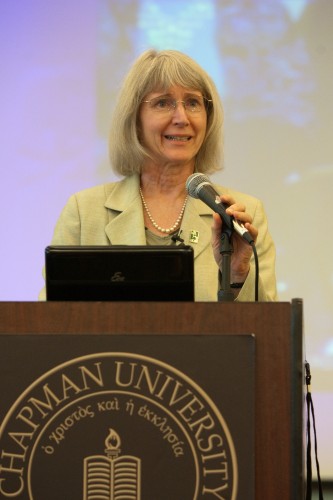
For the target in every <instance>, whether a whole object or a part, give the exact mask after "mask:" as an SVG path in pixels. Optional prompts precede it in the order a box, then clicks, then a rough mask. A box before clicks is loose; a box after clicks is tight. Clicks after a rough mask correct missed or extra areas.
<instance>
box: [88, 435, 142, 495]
mask: <svg viewBox="0 0 333 500" xmlns="http://www.w3.org/2000/svg"><path fill="white" fill-rule="evenodd" d="M120 445H121V441H120V437H119V435H118V434H117V433H116V432H115V431H114V430H113V429H109V435H108V436H107V438H106V439H105V450H104V451H105V455H91V456H90V457H86V458H85V459H84V477H83V500H93V499H96V498H98V499H101V500H117V499H126V500H141V460H140V459H139V458H137V457H134V456H132V455H123V456H119V455H120V452H121V449H120Z"/></svg>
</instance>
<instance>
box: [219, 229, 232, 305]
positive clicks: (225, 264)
mask: <svg viewBox="0 0 333 500" xmlns="http://www.w3.org/2000/svg"><path fill="white" fill-rule="evenodd" d="M226 226H227V225H226V224H223V228H222V233H221V240H220V254H221V255H222V277H221V289H220V290H219V291H218V294H217V298H218V301H219V302H233V301H234V298H235V297H234V294H233V291H232V290H231V287H230V274H231V273H230V258H231V254H232V253H233V251H234V249H233V246H232V242H231V236H232V232H233V230H232V229H230V228H229V227H226Z"/></svg>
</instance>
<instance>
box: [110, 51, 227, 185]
mask: <svg viewBox="0 0 333 500" xmlns="http://www.w3.org/2000/svg"><path fill="white" fill-rule="evenodd" d="M174 85H180V86H182V87H185V88H191V89H194V90H199V91H200V92H201V93H202V95H203V96H204V97H205V98H207V99H211V100H212V103H211V104H209V105H208V106H207V129H206V135H205V138H204V141H203V144H202V146H201V148H200V150H199V152H198V154H197V157H196V161H195V170H196V171H197V172H203V173H213V172H216V171H217V170H220V169H221V168H222V162H223V136H222V128H223V109H222V103H221V100H220V97H219V95H218V92H217V89H216V86H215V84H214V82H213V80H212V79H211V77H210V76H209V75H208V74H207V73H206V72H205V71H204V70H203V69H202V68H201V66H200V65H199V64H198V63H196V62H195V61H194V60H193V59H191V58H190V57H189V56H187V55H185V54H183V53H181V52H178V51H176V50H162V51H156V50H153V49H150V50H147V51H145V52H143V54H141V56H139V57H138V59H137V60H136V61H135V62H134V64H133V66H132V68H131V69H130V71H129V73H128V74H127V76H126V78H125V80H124V83H123V86H122V89H121V91H120V94H119V96H118V100H117V103H116V106H115V110H114V113H113V117H112V123H111V134H110V145H109V148H110V159H111V165H112V168H113V170H114V171H115V172H116V173H117V174H120V175H123V176H130V175H132V174H134V173H140V172H141V168H142V165H143V162H144V160H145V158H146V157H147V156H149V153H148V152H147V151H146V150H145V148H144V146H143V145H142V144H141V143H140V140H139V134H138V132H139V121H138V114H139V109H140V105H141V103H142V101H143V100H144V98H145V96H146V95H147V94H149V93H150V92H153V91H156V90H161V91H165V90H167V89H168V88H169V87H171V86H174Z"/></svg>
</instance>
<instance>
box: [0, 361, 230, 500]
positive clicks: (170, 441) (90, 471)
mask: <svg viewBox="0 0 333 500" xmlns="http://www.w3.org/2000/svg"><path fill="white" fill-rule="evenodd" d="M0 448H1V456H0V498H2V499H27V500H46V499H47V500H60V499H61V500H76V499H78V500H97V499H100V500H119V499H122V500H213V499H220V500H222V499H223V500H236V498H237V488H238V467H237V459H236V452H235V447H234V443H233V439H232V436H231V434H230V431H229V428H228V425H227V423H226V422H225V419H224V418H223V416H222V414H221V412H220V411H219V409H218V408H217V406H216V405H215V403H214V402H213V401H212V400H211V399H210V397H209V395H208V394H207V393H206V392H205V391H204V390H203V389H202V388H201V387H200V386H199V385H198V384H197V383H196V382H195V381H193V380H192V379H191V378H190V377H189V376H187V374H186V373H183V372H181V371H179V370H178V369H176V368H175V367H173V366H170V365H169V364H167V363H165V362H162V361H160V360H158V359H154V358H152V357H148V356H146V355H142V354H133V353H127V352H112V353H109V352H101V353H96V354H89V355H85V356H81V357H77V358H74V359H70V360H69V361H66V362H64V363H62V364H59V365H57V366H55V367H54V368H53V369H51V370H48V371H47V372H46V373H44V374H43V375H42V376H40V377H39V378H38V379H36V380H35V381H34V382H33V383H31V384H30V385H29V386H28V387H27V388H26V389H25V390H24V391H23V392H22V393H21V394H20V397H19V398H18V399H16V401H15V402H14V404H13V405H12V406H11V408H10V409H9V411H8V412H7V414H6V415H5V418H4V420H3V422H2V425H1V428H0Z"/></svg>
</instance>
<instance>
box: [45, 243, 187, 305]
mask: <svg viewBox="0 0 333 500" xmlns="http://www.w3.org/2000/svg"><path fill="white" fill-rule="evenodd" d="M45 270H46V298H47V300H58V301H63V300H65V301H69V300H72V301H77V300H82V301H106V300H110V301H193V300H194V255H193V248H192V247H190V246H186V245H180V246H127V245H120V246H118V245H112V246H48V247H47V248H46V249H45Z"/></svg>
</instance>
